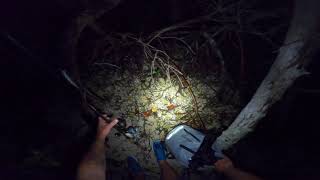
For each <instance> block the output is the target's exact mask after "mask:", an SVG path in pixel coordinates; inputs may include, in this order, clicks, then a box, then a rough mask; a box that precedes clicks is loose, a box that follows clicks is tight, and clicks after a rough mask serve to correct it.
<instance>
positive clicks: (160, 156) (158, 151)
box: [152, 140, 167, 161]
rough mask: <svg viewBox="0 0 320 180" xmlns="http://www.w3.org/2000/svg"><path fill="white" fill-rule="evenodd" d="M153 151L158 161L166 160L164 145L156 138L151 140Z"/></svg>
mask: <svg viewBox="0 0 320 180" xmlns="http://www.w3.org/2000/svg"><path fill="white" fill-rule="evenodd" d="M152 148H153V152H154V154H155V156H156V158H157V160H158V161H161V160H166V159H167V158H166V153H165V147H164V145H163V143H161V141H159V140H157V141H154V142H153V145H152Z"/></svg>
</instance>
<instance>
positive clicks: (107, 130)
mask: <svg viewBox="0 0 320 180" xmlns="http://www.w3.org/2000/svg"><path fill="white" fill-rule="evenodd" d="M118 122H119V120H118V119H114V120H113V121H111V122H110V123H109V124H108V125H107V126H106V127H105V129H104V130H103V134H104V135H105V136H107V135H108V134H109V133H110V131H111V129H112V128H113V127H114V126H115V125H116V124H117V123H118Z"/></svg>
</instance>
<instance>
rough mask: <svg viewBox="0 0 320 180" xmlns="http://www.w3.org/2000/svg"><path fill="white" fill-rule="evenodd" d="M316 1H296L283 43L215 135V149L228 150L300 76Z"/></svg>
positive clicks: (312, 42)
mask: <svg viewBox="0 0 320 180" xmlns="http://www.w3.org/2000/svg"><path fill="white" fill-rule="evenodd" d="M318 7H320V1H319V0H296V1H295V10H294V15H293V19H292V21H291V25H290V28H289V30H288V32H287V35H286V38H285V41H284V43H283V44H284V46H282V47H281V48H280V51H279V54H278V56H277V58H276V60H275V62H274V63H273V65H272V67H271V69H270V71H269V73H268V75H267V76H266V77H265V79H264V80H263V82H262V83H261V85H260V86H259V88H258V89H257V91H256V93H255V94H254V96H253V97H252V99H251V100H250V102H249V103H248V104H247V105H246V106H245V107H244V109H243V110H242V111H241V112H240V114H239V115H238V116H237V118H236V119H235V121H234V122H233V123H232V124H231V125H230V126H229V128H228V129H227V130H225V131H224V132H223V133H222V135H221V136H220V137H218V138H217V140H216V142H215V143H214V145H213V147H214V148H215V149H219V150H222V149H228V148H230V147H231V146H232V145H234V144H235V143H237V142H238V141H239V140H240V139H242V138H243V137H245V136H246V135H247V134H248V133H250V132H251V131H253V130H254V128H255V126H256V125H257V123H258V122H259V121H260V120H261V119H262V118H263V117H265V116H266V114H267V112H268V110H269V108H270V107H271V106H272V105H273V104H274V103H275V102H277V101H279V100H280V99H281V98H282V96H283V94H284V93H285V92H286V91H287V89H288V88H289V87H290V86H291V85H292V84H293V83H294V82H295V81H296V80H297V79H298V78H299V77H301V76H303V75H305V74H308V73H307V72H306V70H305V69H304V68H305V66H306V64H307V62H308V61H310V60H311V58H312V54H313V53H314V52H315V51H316V50H317V45H318V44H317V41H318V39H316V38H315V35H316V32H317V30H318V28H319V22H320V11H319V10H318Z"/></svg>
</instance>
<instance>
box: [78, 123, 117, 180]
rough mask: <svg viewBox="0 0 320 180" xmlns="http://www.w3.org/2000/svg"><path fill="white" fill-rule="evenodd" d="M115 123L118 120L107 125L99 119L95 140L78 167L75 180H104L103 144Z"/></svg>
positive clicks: (104, 148) (104, 149)
mask: <svg viewBox="0 0 320 180" xmlns="http://www.w3.org/2000/svg"><path fill="white" fill-rule="evenodd" d="M117 123H118V120H117V119H115V120H113V121H112V122H111V123H110V124H107V123H106V122H105V121H104V120H103V119H102V118H100V117H99V124H98V130H97V136H96V140H95V142H93V144H92V145H91V147H90V150H89V152H88V153H87V154H86V155H85V156H84V158H83V159H82V161H81V162H80V164H79V166H78V172H77V180H92V179H95V180H105V179H106V157H105V151H106V147H105V145H104V142H105V138H106V137H107V135H108V134H109V133H110V131H111V129H112V127H113V126H114V125H116V124H117Z"/></svg>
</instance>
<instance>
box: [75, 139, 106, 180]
mask: <svg viewBox="0 0 320 180" xmlns="http://www.w3.org/2000/svg"><path fill="white" fill-rule="evenodd" d="M105 150H106V149H105V145H104V141H99V140H98V141H95V142H94V143H93V144H92V145H91V148H90V151H89V152H88V153H87V154H86V155H85V157H84V158H83V159H82V161H81V162H80V164H79V167H78V173H77V179H78V180H92V179H96V180H105V179H106V174H105V173H106V172H105V171H106V157H105Z"/></svg>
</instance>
